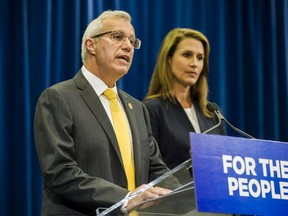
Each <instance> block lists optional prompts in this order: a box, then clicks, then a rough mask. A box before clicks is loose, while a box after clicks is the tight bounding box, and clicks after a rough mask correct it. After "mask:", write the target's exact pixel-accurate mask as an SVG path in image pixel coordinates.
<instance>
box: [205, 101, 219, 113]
mask: <svg viewBox="0 0 288 216" xmlns="http://www.w3.org/2000/svg"><path fill="white" fill-rule="evenodd" d="M206 107H207V109H208V110H209V111H210V112H215V111H216V110H217V108H216V107H215V105H214V104H213V103H210V102H209V103H208V104H207V105H206Z"/></svg>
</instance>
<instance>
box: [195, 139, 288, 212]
mask: <svg viewBox="0 0 288 216" xmlns="http://www.w3.org/2000/svg"><path fill="white" fill-rule="evenodd" d="M190 141H191V149H192V166H193V174H194V185H195V196H196V206H197V209H198V211H200V212H215V213H234V214H247V215H263V216H272V215H273V216H278V215H281V216H282V215H288V143H285V142H276V141H267V140H257V139H247V138H239V137H230V136H220V135H208V134H196V133H190Z"/></svg>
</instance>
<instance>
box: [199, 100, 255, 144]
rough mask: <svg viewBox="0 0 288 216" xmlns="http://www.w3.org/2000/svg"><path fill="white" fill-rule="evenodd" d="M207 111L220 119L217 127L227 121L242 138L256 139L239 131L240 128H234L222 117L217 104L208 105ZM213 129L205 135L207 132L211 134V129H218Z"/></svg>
mask: <svg viewBox="0 0 288 216" xmlns="http://www.w3.org/2000/svg"><path fill="white" fill-rule="evenodd" d="M207 109H208V110H209V111H211V112H214V113H215V114H216V116H217V118H218V121H219V122H218V124H217V125H215V126H217V127H218V126H219V125H220V124H221V121H222V120H223V121H225V122H226V123H227V124H228V125H229V126H230V127H231V128H232V129H233V130H234V131H236V132H238V133H239V134H241V135H242V136H244V137H247V138H250V139H255V138H254V137H253V136H251V135H250V134H247V133H245V132H244V131H242V130H240V129H238V128H236V127H234V126H233V125H232V124H231V123H230V122H229V121H228V120H227V119H226V118H225V117H224V116H223V115H222V113H221V112H220V110H219V108H218V106H217V104H216V103H214V102H213V103H208V104H207ZM215 126H214V127H213V128H210V129H208V130H207V131H205V132H204V133H207V132H209V131H211V129H212V130H213V129H214V128H216V127H215Z"/></svg>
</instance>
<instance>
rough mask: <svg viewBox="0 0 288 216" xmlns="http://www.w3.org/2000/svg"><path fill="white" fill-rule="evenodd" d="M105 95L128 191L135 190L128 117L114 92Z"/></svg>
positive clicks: (108, 90)
mask: <svg viewBox="0 0 288 216" xmlns="http://www.w3.org/2000/svg"><path fill="white" fill-rule="evenodd" d="M103 94H104V95H105V97H106V98H107V99H108V100H109V104H110V109H111V114H112V119H113V124H114V130H115V134H116V137H117V140H118V145H119V148H120V152H121V156H122V161H123V165H124V169H125V173H126V177H127V180H128V189H129V190H134V189H135V188H136V187H135V169H134V160H133V157H132V151H131V144H130V138H129V130H128V125H127V120H126V116H125V113H124V111H123V109H122V107H121V105H120V103H119V101H118V99H117V95H116V93H115V92H114V90H112V89H110V88H108V89H107V90H105V91H104V93H103Z"/></svg>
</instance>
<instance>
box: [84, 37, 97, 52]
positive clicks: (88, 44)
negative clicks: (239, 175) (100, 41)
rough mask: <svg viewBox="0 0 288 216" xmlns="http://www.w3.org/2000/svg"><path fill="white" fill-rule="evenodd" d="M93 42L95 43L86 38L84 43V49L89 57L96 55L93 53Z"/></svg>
mask: <svg viewBox="0 0 288 216" xmlns="http://www.w3.org/2000/svg"><path fill="white" fill-rule="evenodd" d="M94 42H95V40H92V39H90V38H88V39H87V40H86V41H85V45H86V49H87V51H88V52H89V53H90V54H91V55H95V54H96V51H95V46H96V44H95V43H94Z"/></svg>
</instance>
